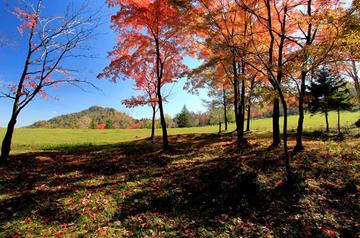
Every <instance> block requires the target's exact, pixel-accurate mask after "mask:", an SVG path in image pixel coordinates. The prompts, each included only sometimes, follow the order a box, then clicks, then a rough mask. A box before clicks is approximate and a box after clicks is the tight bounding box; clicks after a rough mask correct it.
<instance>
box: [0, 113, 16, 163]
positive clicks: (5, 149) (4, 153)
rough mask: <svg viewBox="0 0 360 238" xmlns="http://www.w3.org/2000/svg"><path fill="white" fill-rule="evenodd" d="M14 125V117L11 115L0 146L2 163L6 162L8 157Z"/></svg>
mask: <svg viewBox="0 0 360 238" xmlns="http://www.w3.org/2000/svg"><path fill="white" fill-rule="evenodd" d="M15 124H16V115H13V116H12V118H11V119H10V121H9V123H8V127H7V129H6V134H5V137H4V139H3V142H2V146H1V158H0V161H1V162H2V163H4V162H6V161H7V160H8V158H9V155H10V150H11V141H12V137H13V134H14V128H15Z"/></svg>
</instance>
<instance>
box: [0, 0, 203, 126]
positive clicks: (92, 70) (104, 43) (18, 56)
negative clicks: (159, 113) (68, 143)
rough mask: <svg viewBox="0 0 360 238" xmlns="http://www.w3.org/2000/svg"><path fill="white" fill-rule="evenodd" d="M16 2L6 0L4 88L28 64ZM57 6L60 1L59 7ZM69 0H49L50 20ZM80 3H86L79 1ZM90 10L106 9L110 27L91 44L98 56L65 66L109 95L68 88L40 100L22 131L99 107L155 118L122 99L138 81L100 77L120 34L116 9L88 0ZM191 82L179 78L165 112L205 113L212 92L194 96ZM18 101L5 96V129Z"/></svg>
mask: <svg viewBox="0 0 360 238" xmlns="http://www.w3.org/2000/svg"><path fill="white" fill-rule="evenodd" d="M16 2H18V1H16V0H12V1H11V0H0V22H1V24H0V34H5V35H6V37H7V38H8V39H10V41H11V44H10V46H9V47H5V48H1V47H0V62H1V63H0V90H2V89H4V85H6V84H8V83H9V82H16V81H17V79H18V78H19V76H20V74H21V70H22V67H23V64H24V57H25V51H26V47H25V45H26V44H24V40H25V38H24V37H22V36H21V35H20V33H19V32H18V30H17V29H16V27H17V26H18V25H19V21H18V19H17V18H16V17H15V16H14V15H12V14H11V13H10V12H9V11H11V10H12V9H13V8H14V6H15V4H14V3H16ZM55 2H56V3H55ZM69 2H70V1H69V0H62V1H60V0H57V1H54V0H44V7H45V9H44V10H43V12H44V13H46V16H54V15H59V13H61V12H63V11H64V9H65V7H66V6H67V5H68V3H69ZM74 2H75V3H79V2H82V0H75V1H74ZM88 2H89V3H90V8H91V9H93V10H95V11H99V10H100V11H101V12H102V16H103V21H104V24H103V25H102V26H101V27H100V28H99V29H98V31H99V33H101V34H100V35H98V36H97V37H96V38H95V39H93V40H91V42H89V43H90V44H89V45H90V46H91V48H92V49H91V54H92V55H96V56H97V57H96V58H77V59H76V60H75V59H72V60H68V61H67V62H65V63H64V66H65V67H68V68H72V69H76V70H77V71H78V72H79V73H77V74H76V75H75V76H76V77H78V78H80V79H86V80H88V81H90V82H92V83H94V84H95V85H96V86H97V87H99V88H100V89H102V91H103V92H99V91H96V90H94V89H91V88H90V89H89V90H88V92H83V91H81V90H79V89H78V88H76V87H71V86H62V87H60V88H58V89H52V90H50V91H48V92H49V95H50V96H51V97H50V98H49V99H47V100H45V99H42V98H40V97H38V98H36V99H35V100H34V101H33V102H32V103H31V104H29V105H28V107H27V108H25V109H24V110H23V111H22V113H21V114H20V115H19V118H18V124H17V127H22V126H26V125H29V124H31V123H33V122H35V121H38V120H47V119H50V118H52V117H54V116H57V115H62V114H66V113H71V112H77V111H80V110H84V109H86V108H88V107H90V106H93V105H98V106H103V107H112V108H115V109H117V110H119V111H123V112H127V113H129V114H130V115H131V116H133V117H135V118H146V117H147V118H149V117H150V116H151V110H150V109H149V108H148V107H138V108H134V109H128V108H125V107H124V106H123V105H122V104H121V100H123V99H125V98H129V97H131V96H133V95H137V94H138V92H136V91H135V90H133V86H134V83H133V81H132V80H128V81H119V82H118V83H117V84H114V83H111V82H110V81H108V80H105V79H102V80H98V79H96V75H97V74H98V73H100V72H101V71H102V69H103V68H104V67H105V66H106V65H107V64H108V63H109V59H108V58H107V52H108V51H110V50H111V49H112V48H113V47H114V45H115V40H114V39H115V33H114V32H113V30H112V29H110V14H111V12H110V10H109V9H108V8H107V6H106V5H105V0H88ZM185 64H187V65H188V66H189V67H196V66H197V65H198V64H199V62H198V61H197V60H195V59H192V58H186V60H185ZM184 83H185V80H184V79H183V80H179V82H178V83H176V84H175V85H174V87H173V90H172V93H171V96H170V98H169V99H168V101H169V102H168V103H167V104H166V105H165V112H166V113H169V114H170V115H171V116H174V115H175V114H176V113H178V112H179V111H180V110H181V108H182V107H183V106H184V105H186V106H187V108H188V109H189V110H191V111H204V110H205V108H204V106H203V105H202V102H201V99H203V98H205V97H206V92H205V90H203V91H202V92H200V96H197V95H191V94H188V93H187V92H186V91H184V90H183V85H184ZM11 103H12V101H10V100H8V99H4V98H0V127H5V126H6V124H7V122H8V119H9V117H10V111H11Z"/></svg>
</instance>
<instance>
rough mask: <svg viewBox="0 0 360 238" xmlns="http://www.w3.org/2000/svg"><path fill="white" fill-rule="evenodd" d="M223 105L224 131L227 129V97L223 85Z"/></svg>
mask: <svg viewBox="0 0 360 238" xmlns="http://www.w3.org/2000/svg"><path fill="white" fill-rule="evenodd" d="M223 100H224V101H223V106H224V123H225V131H227V130H228V120H227V98H226V89H225V87H223Z"/></svg>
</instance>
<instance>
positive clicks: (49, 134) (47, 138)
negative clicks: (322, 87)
mask: <svg viewBox="0 0 360 238" xmlns="http://www.w3.org/2000/svg"><path fill="white" fill-rule="evenodd" d="M359 118H360V112H343V113H341V125H342V127H343V128H346V127H350V126H351V125H353V124H354V123H355V121H356V120H358V119H359ZM297 119H298V116H297V115H294V116H290V117H289V120H288V123H289V127H288V128H289V131H291V130H295V129H296V126H297ZM280 122H281V123H280V124H281V125H282V118H281V120H280ZM329 122H330V127H331V128H336V125H337V124H336V123H337V114H336V113H334V112H333V113H330V117H329ZM271 128H272V121H271V118H264V119H256V120H252V121H251V130H252V131H254V132H255V133H265V132H271ZM324 128H325V118H324V116H323V115H321V114H316V115H314V116H311V115H306V117H305V122H304V130H305V131H314V130H323V129H324ZM223 129H224V126H223ZM233 130H235V124H230V125H229V131H233ZM217 132H218V125H215V126H206V127H192V128H169V134H170V135H176V134H191V133H217ZM4 133H5V129H0V137H1V138H2V137H3V136H4ZM149 135H150V130H149V129H113V130H91V129H29V128H19V129H16V130H15V134H14V138H13V145H12V153H23V152H33V151H41V150H48V149H52V148H54V147H62V146H75V145H84V146H86V145H104V144H113V143H119V142H125V141H133V140H138V139H144V138H146V137H148V136H149ZM156 135H161V129H157V130H156Z"/></svg>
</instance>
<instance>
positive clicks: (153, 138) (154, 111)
mask: <svg viewBox="0 0 360 238" xmlns="http://www.w3.org/2000/svg"><path fill="white" fill-rule="evenodd" d="M152 110H153V115H152V122H151V137H150V139H151V143H154V142H155V115H156V108H155V107H152Z"/></svg>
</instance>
